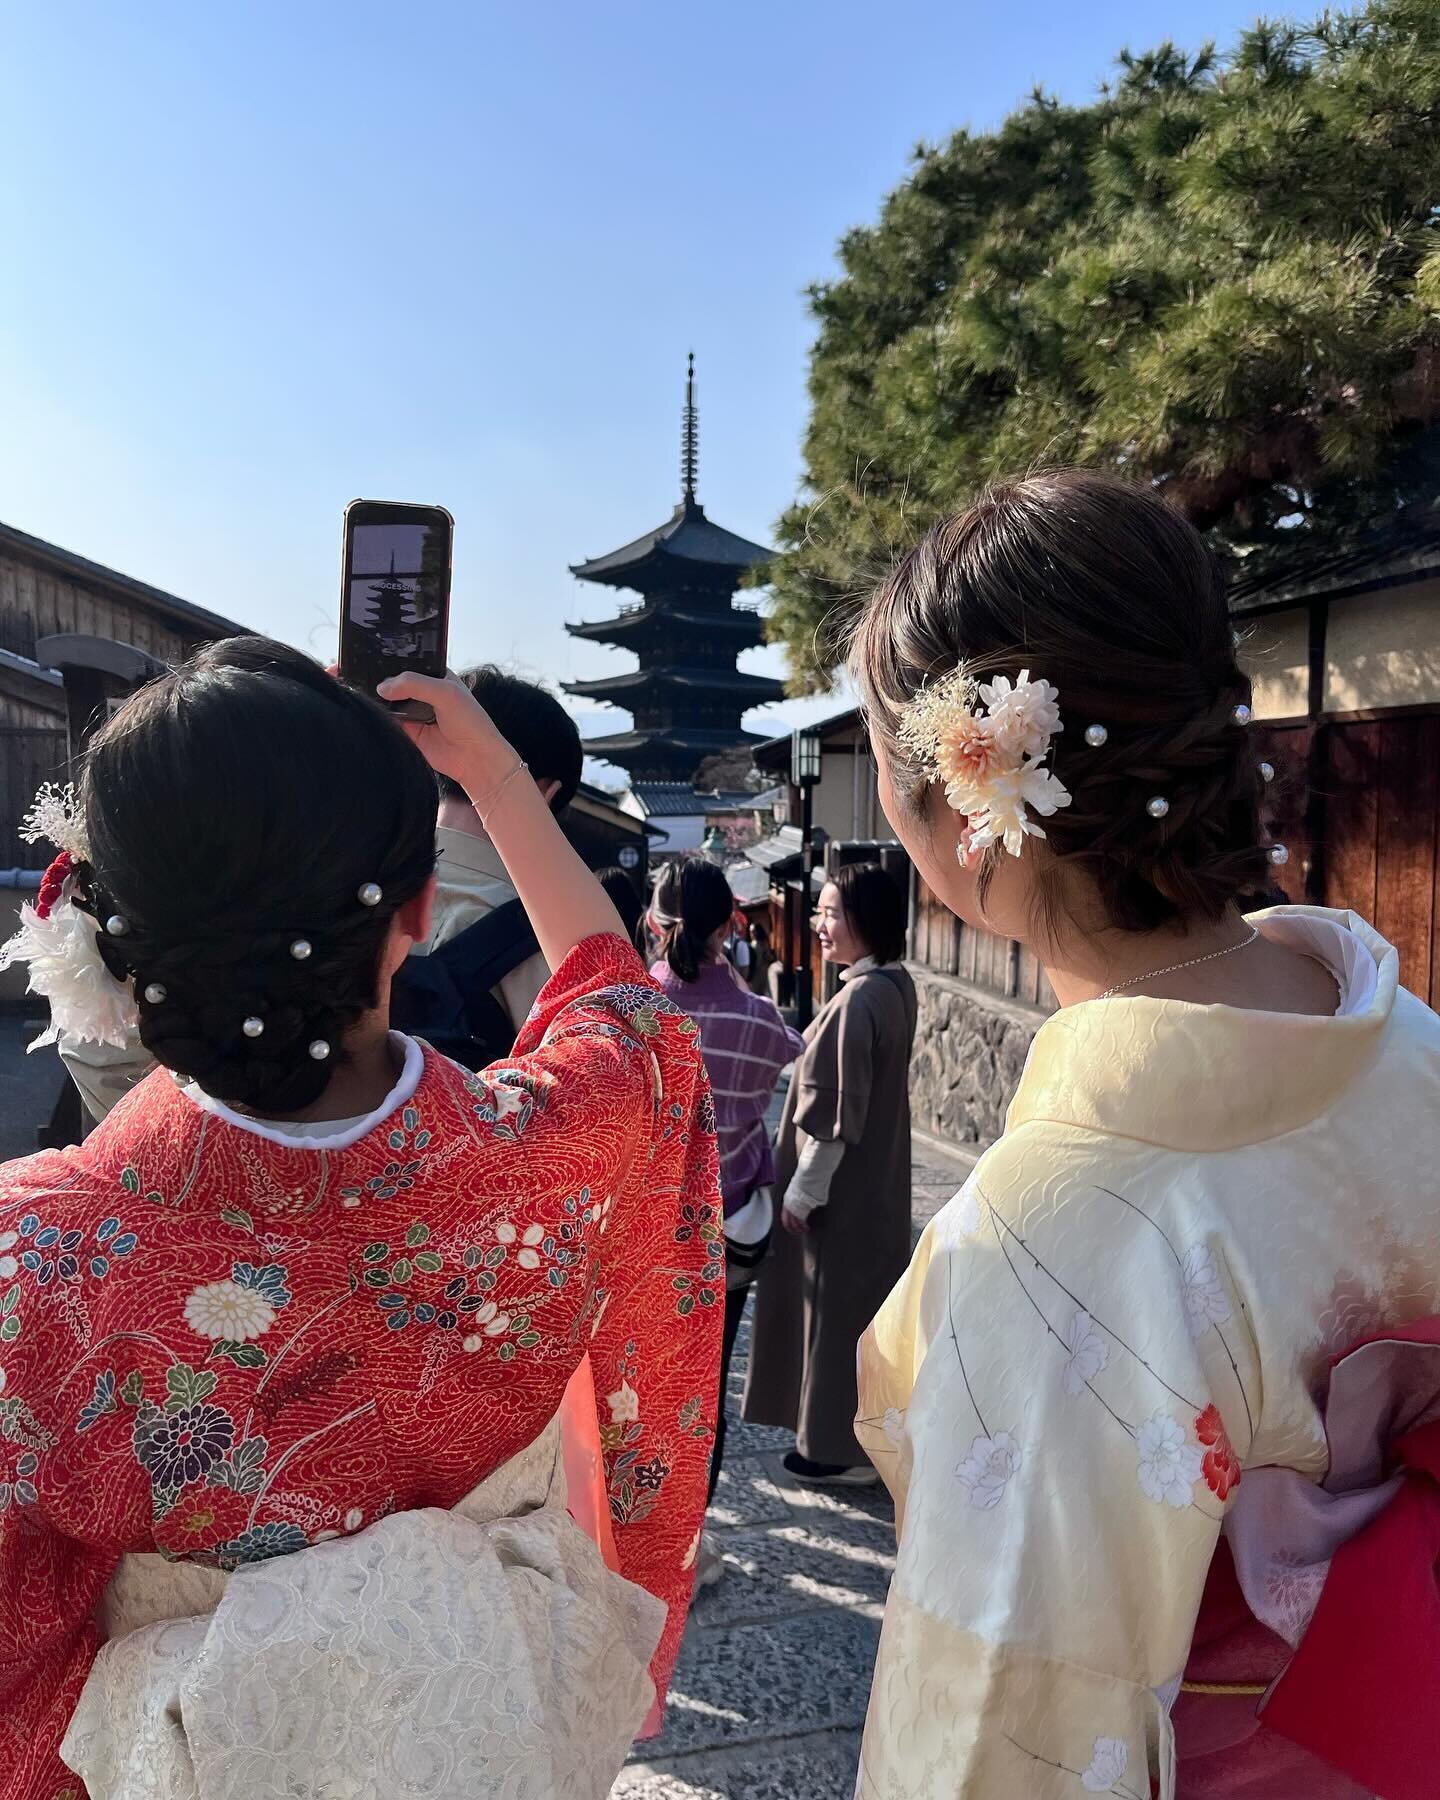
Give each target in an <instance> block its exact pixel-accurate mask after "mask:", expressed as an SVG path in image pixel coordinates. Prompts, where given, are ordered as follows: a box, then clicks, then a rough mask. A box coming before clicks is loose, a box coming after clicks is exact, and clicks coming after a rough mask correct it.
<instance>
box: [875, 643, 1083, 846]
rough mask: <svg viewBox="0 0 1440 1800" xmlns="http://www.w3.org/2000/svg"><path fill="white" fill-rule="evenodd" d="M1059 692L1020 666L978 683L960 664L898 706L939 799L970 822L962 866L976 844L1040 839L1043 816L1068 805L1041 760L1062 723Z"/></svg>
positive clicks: (904, 731) (908, 740)
mask: <svg viewBox="0 0 1440 1800" xmlns="http://www.w3.org/2000/svg"><path fill="white" fill-rule="evenodd" d="M1059 700H1060V695H1059V693H1058V691H1057V690H1056V689H1055V688H1054V687H1053V686H1052V685H1051V684H1050V683H1049V682H1048V681H1032V680H1031V679H1030V671H1029V670H1028V669H1022V670H1021V671H1020V673H1019V675H1018V676H1017V677H1016V679H1015V680H1014V681H1013V682H1012V681H1011V679H1010V677H1009V676H1008V675H997V676H996V677H995V678H994V680H993V681H989V682H984V683H980V682H977V681H976V680H975V679H974V678H973V677H972V676H971V675H970V674H969V673H968V671H967V670H966V669H965V667H964V665H963V664H962V665H961V666H960V667H959V668H958V669H954V670H952V671H951V673H950V674H949V675H945V676H942V678H941V679H940V680H939V681H934V682H930V683H928V684H927V685H926V686H925V687H923V688H922V689H921V690H920V692H919V693H918V694H917V695H916V696H915V698H914V699H913V700H912V701H911V702H910V704H909V706H908V707H907V708H906V709H905V716H904V717H903V719H902V720H901V722H900V727H899V737H900V741H901V743H903V744H904V745H905V746H906V748H907V749H908V750H910V751H911V752H912V753H913V754H914V756H915V757H916V759H917V760H918V761H919V763H920V764H921V766H922V767H923V768H924V770H925V772H926V773H927V774H928V775H929V776H930V778H931V779H932V780H934V781H938V782H941V783H942V784H943V785H944V788H945V799H946V801H947V802H948V804H949V805H950V806H951V807H953V808H954V810H955V811H956V812H958V813H964V815H965V816H966V818H967V819H968V820H969V824H970V834H969V841H968V844H966V845H964V846H962V848H961V849H960V850H959V851H958V853H957V854H958V855H959V857H960V861H961V864H962V866H963V865H964V864H965V863H966V862H967V861H968V858H969V855H970V854H971V853H973V852H974V851H977V850H988V849H989V848H990V846H991V845H992V844H1003V845H1004V846H1005V848H1006V849H1007V850H1008V851H1009V852H1010V854H1011V856H1019V855H1020V853H1021V851H1022V850H1023V849H1024V848H1025V839H1026V838H1027V837H1039V838H1043V837H1044V835H1045V830H1044V827H1043V826H1041V825H1037V824H1036V822H1035V820H1034V818H1033V817H1032V816H1031V815H1032V814H1034V813H1038V814H1039V816H1040V817H1041V818H1044V819H1048V818H1049V817H1050V816H1051V814H1052V813H1055V812H1058V811H1059V809H1060V808H1061V807H1062V806H1068V805H1069V804H1070V793H1069V790H1068V789H1067V788H1066V787H1065V785H1064V783H1063V782H1062V781H1060V779H1059V778H1058V777H1057V776H1056V775H1055V773H1054V771H1053V770H1051V769H1048V768H1046V767H1045V759H1046V757H1047V756H1048V755H1049V754H1050V746H1051V743H1052V740H1053V739H1054V738H1055V737H1056V736H1057V735H1058V734H1059V733H1060V732H1061V731H1063V730H1064V726H1063V725H1062V724H1061V722H1060V706H1059Z"/></svg>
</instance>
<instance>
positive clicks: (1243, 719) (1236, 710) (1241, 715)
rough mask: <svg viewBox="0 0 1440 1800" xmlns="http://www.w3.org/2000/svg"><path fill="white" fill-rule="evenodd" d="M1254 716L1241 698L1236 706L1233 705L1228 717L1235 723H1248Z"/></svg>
mask: <svg viewBox="0 0 1440 1800" xmlns="http://www.w3.org/2000/svg"><path fill="white" fill-rule="evenodd" d="M1254 716H1255V715H1254V714H1253V713H1252V712H1251V710H1250V708H1249V707H1248V706H1247V705H1246V704H1245V702H1244V701H1243V700H1242V701H1241V702H1240V704H1239V705H1238V706H1236V707H1233V708H1232V709H1231V712H1230V717H1231V718H1232V719H1233V720H1234V721H1235V723H1236V724H1237V725H1248V724H1249V723H1250V721H1251V719H1252V718H1254Z"/></svg>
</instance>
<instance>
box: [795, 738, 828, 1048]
mask: <svg viewBox="0 0 1440 1800" xmlns="http://www.w3.org/2000/svg"><path fill="white" fill-rule="evenodd" d="M820 755H821V750H820V734H819V732H817V731H795V732H792V733H791V734H790V779H791V780H792V781H793V782H794V783H795V785H796V787H798V788H799V790H800V880H801V884H802V886H801V896H802V911H801V919H802V921H803V922H802V924H801V928H800V944H801V951H800V965H799V967H798V968H797V969H796V971H795V1023H796V1024H797V1025H798V1026H799V1027H800V1029H801V1030H802V1031H803V1030H804V1029H805V1027H806V1026H807V1025H808V1024H809V1023H810V1019H811V1016H812V1014H813V1013H814V1010H815V990H814V977H813V975H812V973H811V969H810V908H811V905H812V904H813V900H814V896H813V895H812V894H811V892H810V887H811V878H812V876H813V875H814V873H815V831H814V799H815V784H816V783H817V782H818V781H819V779H820Z"/></svg>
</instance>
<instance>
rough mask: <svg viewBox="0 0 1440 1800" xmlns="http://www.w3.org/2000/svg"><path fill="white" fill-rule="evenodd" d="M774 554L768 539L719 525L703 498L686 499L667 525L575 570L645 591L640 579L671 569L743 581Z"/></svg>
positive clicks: (578, 574)
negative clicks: (765, 541)
mask: <svg viewBox="0 0 1440 1800" xmlns="http://www.w3.org/2000/svg"><path fill="white" fill-rule="evenodd" d="M774 554H775V553H774V551H773V550H770V549H767V547H766V546H765V545H764V544H757V543H755V542H754V540H753V539H751V538H743V537H741V536H740V535H739V533H738V532H734V531H727V530H726V529H725V527H724V526H723V525H715V524H713V523H712V522H711V521H710V520H709V519H707V518H706V517H705V509H704V508H703V507H702V506H701V505H700V504H699V502H698V501H695V500H682V501H681V502H680V504H679V505H678V506H677V507H676V508H675V511H674V512H673V513H672V514H671V515H670V517H669V518H668V519H667V520H666V521H665V523H664V524H663V525H657V526H656V527H655V529H654V530H653V531H647V532H646V533H645V534H644V536H643V537H638V538H636V539H635V540H634V541H633V542H632V543H629V544H623V545H622V546H621V547H620V549H618V550H611V551H610V552H609V553H608V554H607V555H604V556H594V557H591V558H589V559H588V560H587V561H585V562H579V563H572V564H571V565H570V573H571V574H572V575H574V576H575V577H576V579H577V580H579V581H598V582H603V583H604V584H605V585H606V586H607V587H621V588H624V587H634V588H637V591H639V592H643V591H644V589H643V588H639V587H638V585H637V583H638V581H644V580H649V579H653V578H659V579H660V580H663V579H664V577H665V572H666V571H668V572H669V574H670V575H671V576H672V577H673V576H675V575H676V574H680V575H684V574H689V575H690V576H691V577H692V578H693V577H694V576H696V575H698V574H700V573H701V572H702V571H704V570H710V571H711V572H713V573H714V574H715V575H730V576H733V577H734V578H735V579H736V580H738V579H739V577H740V576H741V575H743V574H744V573H745V571H746V570H747V569H753V568H754V567H755V565H756V564H757V563H763V562H768V561H769V560H770V558H771V557H772V556H773V555H774Z"/></svg>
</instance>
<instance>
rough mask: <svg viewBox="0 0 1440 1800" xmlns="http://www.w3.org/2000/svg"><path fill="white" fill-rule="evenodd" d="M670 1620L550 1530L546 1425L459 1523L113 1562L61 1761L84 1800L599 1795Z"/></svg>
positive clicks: (438, 1521) (589, 1547) (555, 1510)
mask: <svg viewBox="0 0 1440 1800" xmlns="http://www.w3.org/2000/svg"><path fill="white" fill-rule="evenodd" d="M664 1620H665V1608H664V1606H663V1604H662V1603H661V1602H660V1601H658V1600H656V1599H655V1598H654V1597H653V1596H652V1595H650V1594H648V1593H646V1592H645V1591H644V1590H643V1589H641V1588H638V1587H636V1586H634V1585H633V1584H632V1583H630V1582H628V1581H625V1580H624V1579H623V1578H622V1577H620V1576H619V1575H616V1574H614V1573H613V1572H612V1571H611V1570H609V1569H608V1568H607V1567H606V1566H605V1563H604V1561H603V1560H602V1558H601V1556H600V1553H599V1551H598V1550H597V1549H596V1547H595V1545H594V1544H593V1543H592V1542H591V1541H590V1539H589V1538H588V1537H586V1535H585V1534H584V1533H583V1532H582V1531H581V1530H580V1529H579V1527H578V1526H577V1525H576V1524H575V1523H574V1522H573V1521H572V1520H571V1518H570V1517H569V1515H568V1513H567V1512H566V1510H565V1496H564V1476H563V1471H562V1468H561V1462H560V1456H559V1427H558V1423H557V1424H555V1425H552V1426H551V1427H549V1428H548V1429H547V1430H546V1431H545V1432H544V1433H542V1435H541V1436H540V1437H539V1438H538V1439H537V1440H536V1441H535V1443H534V1444H532V1445H531V1446H530V1448H529V1449H528V1450H525V1451H522V1452H521V1454H520V1455H519V1456H517V1457H515V1458H514V1459H513V1460H512V1461H511V1462H509V1463H507V1464H506V1465H505V1467H504V1468H502V1469H499V1470H497V1471H496V1473H495V1474H494V1475H492V1476H491V1477H490V1478H489V1480H488V1481H486V1482H484V1483H482V1484H481V1486H480V1487H478V1488H476V1489H475V1491H474V1492H473V1493H472V1494H470V1495H469V1496H467V1498H466V1499H464V1500H463V1501H461V1502H460V1504H459V1505H458V1506H457V1507H456V1508H455V1509H454V1511H453V1512H448V1513H447V1512H442V1511H439V1510H436V1509H429V1510H425V1511H419V1512H404V1513H396V1514H395V1515H393V1516H392V1517H390V1518H387V1519H382V1520H380V1521H379V1522H378V1523H376V1524H374V1525H371V1526H370V1527H368V1528H367V1529H366V1530H364V1531H359V1532H356V1533H355V1534H354V1535H353V1536H351V1537H343V1538H336V1539H334V1540H333V1541H331V1542H328V1543H323V1544H316V1545H314V1546H312V1547H311V1548H310V1549H308V1550H302V1551H300V1552H299V1553H297V1554H295V1555H291V1556H282V1557H276V1558H274V1559H273V1560H271V1561H269V1562H265V1563H258V1564H254V1565H252V1566H250V1567H247V1568H242V1569H240V1570H237V1571H236V1573H235V1574H233V1575H224V1574H221V1573H219V1572H218V1571H216V1570H213V1569H206V1568H200V1567H197V1566H194V1565H190V1564H184V1563H169V1562H166V1561H165V1560H164V1559H163V1558H161V1557H158V1556H153V1555H145V1556H131V1557H126V1558H125V1559H124V1561H123V1562H122V1563H121V1566H120V1568H119V1570H118V1571H117V1573H116V1576H115V1579H114V1581H113V1582H112V1583H111V1585H110V1588H109V1590H108V1591H107V1593H106V1595H105V1599H104V1602H103V1603H102V1608H101V1623H102V1631H103V1633H104V1635H105V1637H106V1639H107V1641H106V1643H105V1644H104V1647H103V1648H102V1649H101V1651H100V1653H99V1655H98V1657H97V1658H96V1661H95V1665H94V1667H93V1669H92V1670H91V1673H90V1678H89V1680H88V1681H87V1683H86V1685H85V1689H84V1692H83V1693H82V1694H81V1696H80V1703H79V1705H78V1706H77V1707H76V1709H75V1715H74V1718H73V1719H72V1721H71V1725H70V1729H69V1732H68V1733H67V1735H66V1738H65V1742H64V1744H63V1746H62V1748H61V1755H62V1757H63V1758H64V1760H65V1762H66V1763H67V1765H68V1766H69V1767H70V1768H71V1769H73V1770H74V1771H75V1773H76V1774H77V1775H78V1776H79V1777H80V1778H81V1779H82V1781H83V1782H84V1784H85V1786H86V1788H87V1789H88V1791H89V1794H90V1796H91V1800H395V1796H398V1795H404V1796H406V1800H477V1797H478V1796H480V1795H484V1796H486V1800H561V1797H562V1796H563V1800H591V1797H592V1796H593V1800H604V1796H605V1795H607V1794H608V1793H609V1791H610V1788H611V1785H612V1784H613V1782H614V1779H615V1776H616V1774H617V1773H618V1771H619V1768H620V1765H621V1763H622V1762H623V1760H624V1758H625V1753H626V1751H627V1750H628V1749H629V1747H630V1743H631V1741H632V1739H633V1737H634V1735H635V1733H636V1731H637V1730H638V1729H639V1726H640V1724H641V1721H642V1720H643V1718H644V1716H645V1713H646V1711H647V1709H648V1708H649V1706H650V1704H651V1701H652V1700H653V1698H654V1688H653V1686H652V1683H651V1680H650V1675H649V1668H648V1665H649V1661H650V1658H651V1656H652V1655H653V1653H654V1650H655V1646H656V1644H657V1643H658V1642H659V1639H660V1633H661V1629H662V1627H663V1625H664Z"/></svg>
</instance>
